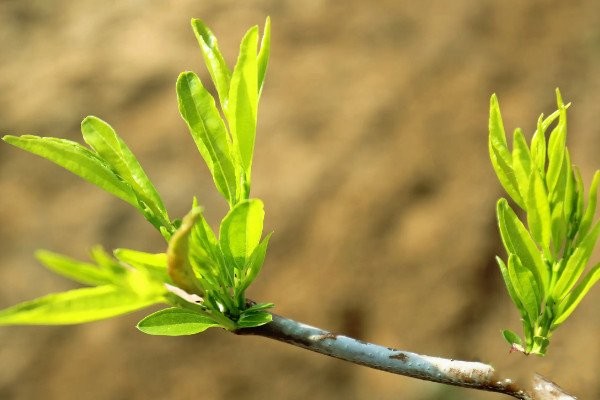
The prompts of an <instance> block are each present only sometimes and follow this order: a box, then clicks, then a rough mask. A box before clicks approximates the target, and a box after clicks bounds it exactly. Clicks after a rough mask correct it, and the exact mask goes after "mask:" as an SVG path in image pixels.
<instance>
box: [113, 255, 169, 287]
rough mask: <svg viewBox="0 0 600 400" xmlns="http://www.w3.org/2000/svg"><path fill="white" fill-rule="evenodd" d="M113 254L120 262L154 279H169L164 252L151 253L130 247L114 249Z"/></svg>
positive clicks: (164, 280)
mask: <svg viewBox="0 0 600 400" xmlns="http://www.w3.org/2000/svg"><path fill="white" fill-rule="evenodd" d="M114 255H115V257H116V258H117V259H118V260H119V261H120V262H122V263H125V264H127V265H129V266H131V267H133V268H135V269H136V270H138V271H142V272H145V273H146V274H148V275H149V276H151V277H152V278H153V279H154V280H156V281H160V282H170V281H171V278H170V277H169V274H168V272H167V254H166V253H157V254H151V253H145V252H142V251H136V250H130V249H116V250H115V251H114Z"/></svg>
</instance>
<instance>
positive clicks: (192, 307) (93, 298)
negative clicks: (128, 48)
mask: <svg viewBox="0 0 600 400" xmlns="http://www.w3.org/2000/svg"><path fill="white" fill-rule="evenodd" d="M192 28H193V31H194V34H195V36H196V38H197V40H198V43H199V45H200V49H201V52H202V55H203V57H204V61H205V63H206V65H207V67H208V71H209V73H210V76H211V78H212V80H213V83H214V86H215V88H216V91H217V97H218V104H219V106H217V102H216V101H215V98H214V97H213V96H212V95H211V94H210V92H209V91H208V90H207V89H206V88H205V86H204V85H203V83H202V81H201V80H200V78H199V77H198V76H197V75H196V74H195V73H193V72H183V73H182V74H181V75H180V76H179V78H178V79H177V84H176V91H177V99H178V105H179V111H180V113H181V116H182V117H183V120H184V121H185V123H186V125H187V126H188V128H189V131H190V133H191V136H192V138H193V140H194V142H195V144H196V147H197V148H198V151H199V152H200V155H201V156H202V158H203V159H204V161H205V163H206V165H207V166H208V169H209V171H210V173H211V175H212V178H213V180H214V183H215V186H216V188H217V190H218V191H219V193H221V195H222V196H223V197H224V198H225V200H226V201H227V203H228V205H229V212H228V213H227V215H225V217H224V218H223V220H222V221H221V224H220V227H219V232H218V235H216V234H215V232H213V230H212V228H211V227H210V226H209V224H208V223H207V221H206V220H205V219H204V216H203V214H202V209H201V207H199V206H198V203H197V200H196V199H194V200H193V204H192V209H191V211H190V212H189V213H188V214H187V215H186V216H185V217H184V218H183V219H182V220H171V219H170V217H169V215H168V213H167V210H166V208H165V206H164V203H163V201H162V199H161V197H160V195H159V194H158V191H157V190H156V188H155V186H154V185H153V184H152V182H151V181H150V179H149V178H148V176H147V175H146V173H145V172H144V170H143V169H142V167H141V165H140V163H139V162H138V160H137V159H136V157H135V156H134V155H133V153H132V151H131V150H130V149H129V148H128V147H127V145H126V144H125V142H124V141H123V139H121V137H120V136H119V135H117V133H116V132H115V130H114V129H113V128H112V127H111V126H110V125H108V124H107V123H106V122H104V121H102V120H101V119H99V118H97V117H93V116H90V117H87V118H85V119H84V120H83V122H82V124H81V132H82V135H83V139H84V141H85V143H86V144H87V145H88V146H84V145H82V144H79V143H77V142H73V141H70V140H65V139H59V138H52V137H39V136H33V135H23V136H11V135H8V136H5V137H4V138H3V140H4V141H6V142H7V143H10V144H12V145H14V146H16V147H19V148H21V149H23V150H26V151H28V152H30V153H33V154H36V155H38V156H41V157H43V158H46V159H48V160H50V161H52V162H54V163H55V164H57V165H59V166H61V167H63V168H65V169H67V170H68V171H70V172H72V173H74V174H75V175H78V176H80V177H81V178H83V179H85V180H87V181H89V182H91V183H93V184H95V185H96V186H98V187H100V188H102V189H104V190H105V191H107V192H109V193H111V194H113V195H115V196H116V197H118V198H120V199H122V200H124V201H125V202H127V203H129V204H131V205H132V206H134V207H135V208H136V209H137V210H138V211H139V212H140V213H141V214H142V215H143V216H144V218H145V219H146V220H148V221H149V222H150V223H151V224H152V225H153V226H154V227H155V228H156V229H157V230H158V231H159V232H160V233H161V234H162V236H163V237H164V239H165V240H166V242H167V250H166V252H165V253H159V254H150V253H144V252H139V251H134V250H127V249H118V250H116V251H115V252H114V255H113V256H111V255H109V254H108V253H106V252H105V251H104V250H102V249H101V248H95V249H94V250H93V251H92V254H91V258H92V262H91V263H86V262H80V261H77V260H73V259H71V258H68V257H65V256H62V255H59V254H55V253H51V252H47V251H40V252H38V254H37V256H38V259H39V260H40V261H41V262H42V264H44V265H45V266H46V267H48V268H49V269H50V270H52V271H54V272H56V273H58V274H60V275H63V276H65V277H67V278H69V279H72V280H74V281H76V282H79V283H82V284H85V285H88V287H85V288H80V289H74V290H70V291H67V292H62V293H57V294H51V295H48V296H44V297H41V298H38V299H35V300H32V301H27V302H24V303H21V304H18V305H16V306H13V307H10V308H7V309H5V310H2V311H0V325H12V324H74V323H82V322H89V321H94V320H99V319H103V318H109V317H113V316H117V315H120V314H124V313H127V312H131V311H134V310H137V309H140V308H144V307H147V306H149V305H152V304H157V303H166V304H168V305H170V306H171V307H169V308H166V309H163V310H161V311H158V312H156V313H154V314H151V315H149V316H147V317H146V318H144V319H143V320H142V321H141V322H140V323H139V324H138V328H139V329H140V330H142V331H143V332H146V333H149V334H162V335H182V334H193V333H198V332H201V331H203V330H205V329H207V328H210V327H215V326H220V327H222V328H225V329H229V330H235V329H239V328H245V327H253V326H259V325H262V324H265V323H267V322H269V321H270V320H271V314H269V313H268V312H267V311H266V310H267V309H268V308H270V307H272V306H273V305H272V304H270V303H267V304H251V303H249V302H248V301H247V300H246V298H245V292H246V290H247V288H248V287H249V286H250V284H251V283H252V282H253V280H254V279H255V278H256V277H257V275H258V273H259V272H260V269H261V267H262V264H263V262H264V259H265V254H266V250H267V246H268V242H269V238H270V234H269V235H267V236H265V237H263V220H264V207H263V203H262V201H261V200H260V199H255V198H250V189H251V182H252V180H251V178H252V175H251V172H252V159H253V153H254V142H255V137H256V120H257V110H258V103H259V98H260V94H261V92H262V87H263V83H264V78H265V73H266V68H267V64H268V59H269V48H270V20H269V19H268V18H267V21H266V24H265V30H264V33H263V36H262V39H261V41H260V45H259V32H258V27H256V26H254V27H252V28H251V29H249V30H248V32H247V33H246V35H245V36H244V38H243V39H242V42H241V45H240V52H239V56H238V58H237V62H236V64H235V66H234V68H233V70H231V69H230V68H229V67H228V66H227V64H226V62H225V60H224V57H223V55H222V54H221V52H220V51H219V47H218V44H217V39H216V37H215V36H214V34H213V33H212V32H211V31H210V29H209V28H208V27H207V26H206V25H205V24H204V23H203V22H202V21H200V20H198V19H193V20H192Z"/></svg>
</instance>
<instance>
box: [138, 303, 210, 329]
mask: <svg viewBox="0 0 600 400" xmlns="http://www.w3.org/2000/svg"><path fill="white" fill-rule="evenodd" d="M218 326H219V324H218V323H217V322H215V321H214V320H213V319H211V318H210V317H208V316H206V315H202V314H198V313H195V312H193V311H190V310H185V309H183V308H178V307H172V308H166V309H164V310H160V311H157V312H155V313H153V314H150V315H148V316H147V317H145V318H144V319H142V320H141V321H140V322H138V324H137V328H138V329H139V330H140V331H142V332H144V333H146V334H148V335H163V336H182V335H195V334H196V333H200V332H204V331H205V330H207V329H208V328H213V327H218Z"/></svg>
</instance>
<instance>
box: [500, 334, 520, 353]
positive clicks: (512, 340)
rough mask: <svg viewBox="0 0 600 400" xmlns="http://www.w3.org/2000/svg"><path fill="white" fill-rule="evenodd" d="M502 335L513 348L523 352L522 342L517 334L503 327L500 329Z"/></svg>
mask: <svg viewBox="0 0 600 400" xmlns="http://www.w3.org/2000/svg"><path fill="white" fill-rule="evenodd" d="M502 336H503V337H504V339H505V340H506V341H507V342H508V344H510V345H511V347H512V348H513V349H515V350H517V351H520V352H522V353H525V348H524V347H523V342H522V341H521V337H520V336H519V335H517V334H516V333H514V332H513V331H511V330H508V329H505V330H503V331H502Z"/></svg>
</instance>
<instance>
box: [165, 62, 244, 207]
mask: <svg viewBox="0 0 600 400" xmlns="http://www.w3.org/2000/svg"><path fill="white" fill-rule="evenodd" d="M177 99H178V103H179V111H180V113H181V116H182V117H183V119H184V120H185V122H186V123H187V125H188V128H189V129H190V133H191V134H192V137H193V139H194V142H196V146H197V147H198V150H199V151H200V154H201V155H202V158H204V161H205V162H206V164H207V165H208V169H209V170H210V173H211V174H212V177H213V180H214V182H215V185H216V186H217V189H218V190H219V192H220V193H221V194H222V195H223V196H224V197H225V199H226V200H227V201H228V202H229V204H230V205H231V206H232V205H233V204H235V203H236V201H237V196H238V195H237V193H236V191H237V179H236V172H235V167H234V164H233V159H232V155H231V149H230V144H229V139H228V137H227V128H226V127H225V123H224V122H223V119H222V118H221V116H220V114H219V111H218V110H217V107H216V106H215V101H214V99H213V97H212V96H211V95H210V93H208V91H207V90H206V89H205V88H204V87H203V86H202V82H200V78H198V77H197V76H196V75H195V74H194V73H193V72H183V73H182V74H181V75H179V78H178V79H177Z"/></svg>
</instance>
